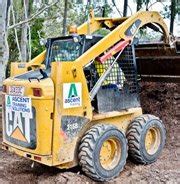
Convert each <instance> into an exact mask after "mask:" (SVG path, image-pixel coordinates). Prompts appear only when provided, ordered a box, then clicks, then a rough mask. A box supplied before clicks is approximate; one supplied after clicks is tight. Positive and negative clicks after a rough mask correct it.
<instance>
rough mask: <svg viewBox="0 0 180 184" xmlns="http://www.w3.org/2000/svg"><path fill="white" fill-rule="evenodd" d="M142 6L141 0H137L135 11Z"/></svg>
mask: <svg viewBox="0 0 180 184" xmlns="http://www.w3.org/2000/svg"><path fill="white" fill-rule="evenodd" d="M141 8H142V0H137V11H139V10H140V9H141Z"/></svg>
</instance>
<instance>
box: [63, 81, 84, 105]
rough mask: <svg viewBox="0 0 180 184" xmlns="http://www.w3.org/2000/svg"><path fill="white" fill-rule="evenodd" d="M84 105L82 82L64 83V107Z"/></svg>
mask: <svg viewBox="0 0 180 184" xmlns="http://www.w3.org/2000/svg"><path fill="white" fill-rule="evenodd" d="M81 105H82V84H81V83H64V84H63V107H64V108H73V107H80V106H81Z"/></svg>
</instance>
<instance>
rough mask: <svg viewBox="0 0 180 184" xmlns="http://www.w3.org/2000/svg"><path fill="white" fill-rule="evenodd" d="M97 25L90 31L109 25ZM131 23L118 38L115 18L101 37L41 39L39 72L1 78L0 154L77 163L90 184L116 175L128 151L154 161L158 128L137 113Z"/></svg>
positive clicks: (161, 136) (160, 135)
mask: <svg viewBox="0 0 180 184" xmlns="http://www.w3.org/2000/svg"><path fill="white" fill-rule="evenodd" d="M148 15H149V14H146V16H148ZM142 17H144V16H142ZM149 17H150V19H151V18H152V16H151V15H150V16H149ZM99 20H100V19H97V22H96V24H95V25H96V26H97V25H101V26H102V25H105V26H106V27H107V25H108V24H107V22H104V23H103V21H106V20H107V21H110V19H102V20H101V22H100V23H101V24H97V23H98V21H99ZM118 20H119V22H122V21H124V19H122V20H120V19H118ZM127 20H128V19H127ZM133 20H134V19H133ZM133 20H131V21H130V23H129V24H128V22H127V23H126V24H124V25H128V26H126V29H127V30H126V31H125V32H123V33H122V35H121V36H119V34H120V33H121V32H119V30H118V31H117V29H119V27H118V24H117V22H115V21H117V20H116V19H115V20H114V21H112V22H111V25H110V26H111V30H112V29H113V28H114V31H112V32H110V33H109V34H108V35H107V36H105V37H102V36H99V35H95V34H91V35H90V36H89V35H87V34H75V35H70V36H66V37H59V38H52V39H48V41H47V45H46V47H47V49H46V52H44V53H45V55H44V56H43V57H42V55H41V56H39V57H38V59H39V60H40V58H41V59H42V58H44V59H43V61H41V64H44V65H45V68H46V69H44V70H42V69H40V68H37V69H33V70H31V71H28V72H25V73H23V74H20V75H16V76H13V77H10V78H8V79H6V80H5V81H4V85H3V149H5V150H8V151H11V152H13V153H15V154H18V155H20V156H23V157H26V158H28V159H31V160H32V161H36V162H39V163H41V164H45V165H48V166H54V167H57V168H60V169H63V168H67V169H68V168H71V167H74V166H77V165H80V166H81V167H82V170H83V171H84V172H85V174H86V175H88V176H89V177H91V178H92V179H94V180H97V181H108V180H110V179H113V178H114V177H117V176H118V175H119V173H120V172H121V171H122V170H123V168H124V166H125V164H126V159H127V156H128V153H129V156H130V158H132V159H133V160H135V161H136V162H138V163H142V164H149V163H152V162H154V161H156V159H157V158H158V157H159V155H160V153H161V151H162V149H163V147H164V144H165V128H164V125H163V124H162V122H161V120H160V119H159V118H157V117H155V116H153V115H149V114H146V115H143V114H142V109H141V106H140V101H139V95H138V86H137V76H136V61H135V52H134V45H133V43H132V38H133V36H132V35H133V34H134V31H136V30H135V29H138V27H139V26H141V23H142V22H143V19H142V20H141V19H138V21H136V19H135V20H134V22H133ZM146 20H147V19H146ZM157 20H158V21H159V20H160V19H159V18H158V19H157ZM94 21H95V20H94ZM92 24H93V23H92ZM84 26H85V27H83V26H82V27H80V28H79V33H82V32H83V31H84V32H86V31H85V30H86V29H85V28H86V26H87V25H86V24H85V25H84ZM132 27H133V30H132ZM92 29H93V31H95V27H93V28H92ZM120 30H121V31H122V27H121V29H120ZM116 31H117V32H116ZM117 33H118V34H117ZM124 35H126V36H124ZM131 37H132V38H131ZM36 64H37V59H36ZM128 147H129V148H128Z"/></svg>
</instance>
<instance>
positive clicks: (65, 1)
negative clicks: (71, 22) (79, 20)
mask: <svg viewBox="0 0 180 184" xmlns="http://www.w3.org/2000/svg"><path fill="white" fill-rule="evenodd" d="M67 5H68V0H64V16H63V30H62V34H63V36H65V35H66V26H67V25H66V24H67Z"/></svg>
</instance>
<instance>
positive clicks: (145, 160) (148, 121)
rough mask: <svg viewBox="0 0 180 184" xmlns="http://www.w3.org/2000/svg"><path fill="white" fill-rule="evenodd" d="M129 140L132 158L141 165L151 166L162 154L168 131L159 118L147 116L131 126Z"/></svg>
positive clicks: (128, 132)
mask: <svg viewBox="0 0 180 184" xmlns="http://www.w3.org/2000/svg"><path fill="white" fill-rule="evenodd" d="M127 139H128V146H129V156H130V158H132V159H133V160H134V161H135V162H138V163H141V164H150V163H152V162H155V161H156V160H157V158H158V157H159V155H160V154H161V152H162V149H163V147H164V145H165V140H166V130H165V127H164V125H163V123H162V121H161V120H160V119H159V118H158V117H156V116H153V115H149V114H146V115H142V116H140V117H138V118H136V119H135V120H134V121H133V122H132V123H131V124H130V125H129V128H128V131H127Z"/></svg>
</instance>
